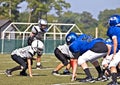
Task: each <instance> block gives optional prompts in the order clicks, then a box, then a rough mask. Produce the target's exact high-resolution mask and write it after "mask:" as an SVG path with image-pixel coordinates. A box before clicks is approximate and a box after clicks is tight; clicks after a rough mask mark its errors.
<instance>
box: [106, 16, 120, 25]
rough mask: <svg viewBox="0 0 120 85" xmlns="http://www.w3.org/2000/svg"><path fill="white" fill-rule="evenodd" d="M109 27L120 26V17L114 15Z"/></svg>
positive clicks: (110, 19)
mask: <svg viewBox="0 0 120 85" xmlns="http://www.w3.org/2000/svg"><path fill="white" fill-rule="evenodd" d="M108 24H109V26H120V15H112V16H111V17H110V18H109V21H108Z"/></svg>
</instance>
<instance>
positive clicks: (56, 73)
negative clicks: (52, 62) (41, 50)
mask: <svg viewBox="0 0 120 85" xmlns="http://www.w3.org/2000/svg"><path fill="white" fill-rule="evenodd" d="M52 75H55V76H59V75H60V74H59V73H58V71H52Z"/></svg>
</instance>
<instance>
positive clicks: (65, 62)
mask: <svg viewBox="0 0 120 85" xmlns="http://www.w3.org/2000/svg"><path fill="white" fill-rule="evenodd" d="M69 35H70V36H71V37H70V38H72V39H69V40H66V43H67V44H64V45H59V46H58V47H57V48H56V49H55V50H54V54H55V56H56V57H57V59H58V60H60V61H61V63H60V64H59V65H57V67H56V68H55V69H54V70H53V71H52V74H53V75H60V74H59V73H58V71H59V70H60V69H61V68H63V67H64V66H66V69H65V70H64V71H63V74H70V71H69V69H70V67H71V65H70V63H69V62H70V61H71V60H72V61H73V58H74V56H73V55H72V53H71V52H70V50H69V44H70V43H71V42H72V41H74V40H75V39H77V37H78V35H77V34H75V33H73V32H71V33H69ZM69 35H67V36H69Z"/></svg>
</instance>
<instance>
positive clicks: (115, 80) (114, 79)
mask: <svg viewBox="0 0 120 85" xmlns="http://www.w3.org/2000/svg"><path fill="white" fill-rule="evenodd" d="M111 76H112V81H113V82H117V73H111Z"/></svg>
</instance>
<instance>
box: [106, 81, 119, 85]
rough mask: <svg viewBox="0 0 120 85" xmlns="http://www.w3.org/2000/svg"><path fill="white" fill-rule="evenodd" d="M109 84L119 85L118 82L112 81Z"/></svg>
mask: <svg viewBox="0 0 120 85" xmlns="http://www.w3.org/2000/svg"><path fill="white" fill-rule="evenodd" d="M107 85H118V83H117V82H110V83H108V84H107Z"/></svg>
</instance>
